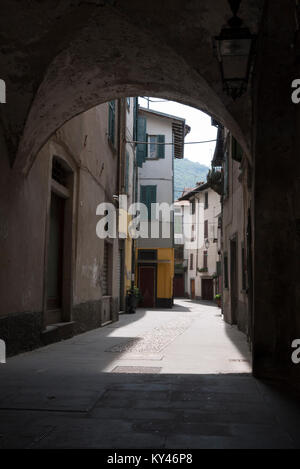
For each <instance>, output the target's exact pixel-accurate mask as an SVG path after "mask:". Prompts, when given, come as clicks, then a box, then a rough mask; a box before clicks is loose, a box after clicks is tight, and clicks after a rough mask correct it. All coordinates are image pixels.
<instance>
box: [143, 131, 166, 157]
mask: <svg viewBox="0 0 300 469" xmlns="http://www.w3.org/2000/svg"><path fill="white" fill-rule="evenodd" d="M147 142H148V152H147V158H149V159H152V160H155V159H158V158H164V157H165V145H164V143H165V136H164V135H148V138H147Z"/></svg>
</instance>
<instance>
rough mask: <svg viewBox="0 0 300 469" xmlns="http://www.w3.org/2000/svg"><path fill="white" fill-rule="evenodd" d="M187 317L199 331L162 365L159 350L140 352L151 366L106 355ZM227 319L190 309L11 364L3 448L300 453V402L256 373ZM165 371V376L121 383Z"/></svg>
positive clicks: (6, 375) (149, 314) (209, 309)
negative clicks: (122, 370)
mask: <svg viewBox="0 0 300 469" xmlns="http://www.w3.org/2000/svg"><path fill="white" fill-rule="evenodd" d="M183 312H184V314H186V315H187V316H189V320H191V322H190V326H189V327H188V328H186V329H185V330H184V331H183V332H182V333H180V334H178V335H176V337H175V338H174V340H172V341H171V342H168V344H167V345H166V346H165V347H164V351H163V354H161V355H160V354H158V355H160V357H161V359H160V361H159V362H158V361H157V362H156V363H155V362H154V361H153V360H151V357H153V351H152V349H149V350H148V352H147V351H146V350H144V351H143V352H140V351H139V352H138V355H140V357H141V356H143V361H142V362H141V360H138V359H137V358H138V357H137V356H131V357H130V356H128V355H127V357H126V353H122V352H117V353H113V352H106V351H105V350H107V349H109V348H111V347H114V346H115V345H118V344H120V343H123V344H126V343H128V342H129V341H130V340H131V339H134V338H136V337H145V336H146V337H148V336H150V335H151V331H152V332H153V330H154V329H155V328H157V327H161V328H162V329H161V330H164V327H166V326H167V324H170V322H171V321H172V320H174V321H175V323H176V321H177V320H178V318H179V319H180V320H181V318H182V314H183ZM217 313H218V310H217V308H216V307H215V306H214V305H209V304H199V303H197V302H194V303H193V302H191V301H180V302H178V305H177V306H176V307H175V308H174V310H166V311H165V310H163V311H159V310H153V311H147V310H140V311H138V312H137V314H136V315H122V317H121V320H120V322H119V323H118V326H117V325H114V326H112V325H110V326H109V327H106V328H101V329H98V330H95V331H91V332H89V333H85V334H82V335H81V336H78V337H74V338H72V339H70V340H68V341H64V342H61V343H58V344H53V345H50V346H47V347H45V348H43V349H39V350H36V351H33V352H30V353H25V354H22V355H20V356H18V357H13V358H11V359H9V360H8V362H7V364H6V365H4V366H0V448H113V449H116V448H120V449H121V448H157V449H160V448H162V449H163V448H167V449H168V448H170V449H172V448H186V449H192V448H300V436H299V430H298V429H299V423H300V406H299V397H298V398H297V396H295V397H294V398H293V396H291V395H290V394H287V393H286V392H282V391H279V390H277V389H276V388H274V386H271V385H270V384H266V383H262V382H260V381H257V380H255V379H254V378H253V377H252V376H251V375H250V374H249V373H248V371H249V366H251V357H250V353H249V350H248V346H247V343H246V340H245V337H244V336H243V334H241V333H240V332H239V331H237V329H236V328H234V327H231V326H228V327H227V325H225V324H224V323H223V322H222V321H221V319H220V316H219V314H217ZM133 316H134V317H133ZM154 334H155V333H154ZM142 354H143V355H142ZM124 357H126V359H124ZM147 359H148V360H147ZM244 360H246V362H245V361H244ZM154 363H155V364H154ZM156 364H157V365H158V366H159V367H160V368H161V371H160V373H159V374H153V373H152V374H149V373H130V372H129V373H111V370H113V369H115V368H116V367H120V366H128V367H135V366H140V367H141V366H143V367H144V366H146V367H151V366H152V367H153V366H154V367H156ZM168 370H169V372H168ZM129 371H130V370H129Z"/></svg>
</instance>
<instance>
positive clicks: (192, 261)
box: [190, 254, 194, 270]
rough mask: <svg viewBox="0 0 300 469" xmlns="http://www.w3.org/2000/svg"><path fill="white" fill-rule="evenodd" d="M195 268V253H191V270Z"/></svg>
mask: <svg viewBox="0 0 300 469" xmlns="http://www.w3.org/2000/svg"><path fill="white" fill-rule="evenodd" d="M193 268H194V255H193V254H190V270H193Z"/></svg>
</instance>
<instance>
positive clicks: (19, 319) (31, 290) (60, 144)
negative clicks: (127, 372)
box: [0, 98, 136, 355]
mask: <svg viewBox="0 0 300 469" xmlns="http://www.w3.org/2000/svg"><path fill="white" fill-rule="evenodd" d="M134 102H135V101H134V99H133V98H131V99H130V101H128V100H126V99H120V100H116V101H111V102H109V103H106V104H102V105H99V106H97V107H95V108H92V109H90V110H89V111H87V112H85V113H83V114H80V115H79V116H77V117H75V118H73V119H71V120H70V121H68V122H67V123H66V124H65V125H63V127H61V128H60V129H59V130H57V131H56V132H55V134H54V135H53V136H52V137H51V138H50V140H49V141H48V142H47V143H46V144H45V145H44V146H43V148H42V149H41V150H40V152H39V154H38V157H37V158H36V160H35V162H34V164H33V166H32V169H31V171H30V174H29V175H28V177H27V178H26V179H24V180H23V182H22V191H19V192H18V194H15V200H14V210H13V211H12V212H11V213H10V214H7V226H11V224H12V223H14V220H13V219H14V217H18V218H19V230H20V232H22V233H23V236H24V237H26V250H24V249H22V248H21V244H20V243H19V241H18V236H19V235H18V233H17V232H14V233H13V232H10V233H9V236H7V237H5V238H4V239H2V242H3V244H4V250H3V253H2V254H1V261H2V262H3V265H4V267H5V266H7V268H6V269H5V268H4V269H1V274H2V275H4V274H5V272H6V274H5V277H2V278H1V282H0V283H1V287H4V288H5V291H6V294H5V295H1V298H2V299H3V301H2V302H1V310H0V336H1V338H3V339H4V340H5V341H6V344H7V352H8V354H9V355H10V354H14V353H17V352H20V351H23V350H29V349H32V348H35V347H38V346H40V345H42V344H47V343H50V342H53V341H56V340H60V339H62V338H66V337H70V336H72V335H73V334H77V333H81V332H84V331H86V330H89V329H92V328H95V327H99V326H103V325H105V324H107V323H109V322H111V321H116V320H117V319H118V314H119V311H120V310H123V309H124V297H125V290H126V279H127V277H129V278H131V276H132V268H131V265H132V264H131V258H130V262H129V263H128V262H127V263H126V257H127V256H128V252H127V251H128V249H129V250H130V249H131V248H130V246H129V248H127V247H126V244H125V242H124V241H122V240H119V239H118V237H115V238H109V237H106V238H105V239H104V238H99V236H97V231H96V230H97V226H98V223H99V221H100V220H101V216H102V215H104V213H103V212H101V209H100V210H99V209H98V206H99V205H100V204H102V203H107V204H110V205H111V206H112V207H114V208H116V209H117V208H118V207H117V203H116V201H117V198H118V196H119V195H120V194H121V193H123V192H124V190H126V191H127V193H128V194H129V196H130V197H131V198H132V197H133V195H132V194H133V192H134V182H133V181H134V175H133V174H134V171H135V146H134V145H133V146H128V145H126V146H125V145H124V144H123V142H124V139H123V135H125V134H126V133H131V135H132V134H133V127H134V113H135V108H136V106H135V105H134ZM131 140H132V138H131ZM127 156H128V157H127ZM126 158H127V159H126ZM33 202H34V203H33ZM19 213H22V217H19V216H18V214H19ZM128 257H129V256H128ZM16 259H18V265H19V266H21V268H19V269H18V271H16V272H14V275H13V276H10V275H9V272H10V269H9V265H11V263H12V262H14V261H16ZM125 265H126V269H127V270H126V269H125ZM124 277H125V278H124ZM16 292H17V294H16ZM4 296H5V299H4ZM12 331H14V332H13V333H12Z"/></svg>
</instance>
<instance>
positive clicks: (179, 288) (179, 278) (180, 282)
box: [173, 274, 184, 298]
mask: <svg viewBox="0 0 300 469" xmlns="http://www.w3.org/2000/svg"><path fill="white" fill-rule="evenodd" d="M173 284H174V289H173V291H174V297H175V298H183V297H184V276H183V274H175V276H174V282H173Z"/></svg>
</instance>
